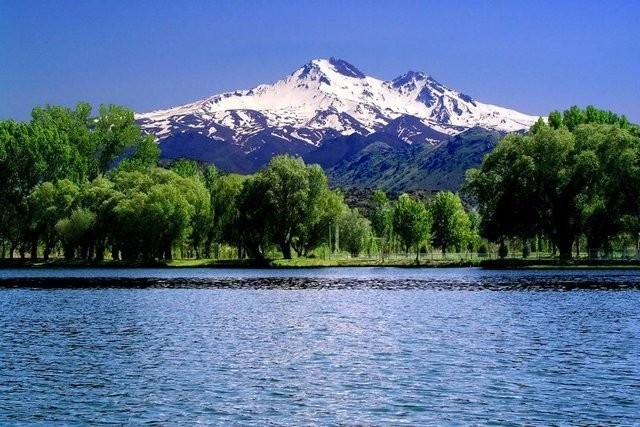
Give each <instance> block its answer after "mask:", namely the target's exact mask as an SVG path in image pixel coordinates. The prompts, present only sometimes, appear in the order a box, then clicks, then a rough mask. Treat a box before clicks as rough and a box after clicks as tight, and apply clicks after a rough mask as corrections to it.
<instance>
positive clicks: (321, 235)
mask: <svg viewBox="0 0 640 427" xmlns="http://www.w3.org/2000/svg"><path fill="white" fill-rule="evenodd" d="M91 113H92V109H91V107H90V106H89V105H88V104H85V103H80V104H78V105H77V106H76V108H75V109H68V108H64V107H58V106H46V107H38V108H35V109H34V110H33V112H32V118H31V120H30V121H29V122H21V123H18V122H15V121H12V120H7V121H2V122H0V179H1V180H2V183H3V189H4V190H3V191H2V193H1V194H0V212H1V214H0V245H1V249H2V257H3V258H6V257H8V258H12V257H14V256H19V257H22V258H25V257H27V256H29V257H31V258H33V259H37V258H44V259H48V258H50V257H51V256H53V255H56V256H58V255H60V256H64V257H65V258H67V259H89V260H97V261H101V260H104V259H105V258H106V257H110V258H112V259H115V260H129V261H133V260H144V261H149V260H169V259H172V258H173V257H174V254H175V253H176V251H178V253H179V254H180V256H182V257H195V258H199V257H206V258H211V257H215V258H218V257H219V256H220V255H221V250H223V249H224V248H229V247H233V248H234V249H235V254H236V256H238V257H239V258H245V257H246V258H254V259H265V258H267V257H269V256H270V254H273V253H274V250H277V251H278V252H279V253H281V255H282V256H283V257H284V258H291V257H292V256H293V254H294V253H295V254H296V255H297V256H312V255H313V254H314V251H316V250H317V249H318V248H320V247H324V248H326V249H327V250H328V251H329V253H332V252H335V251H338V250H340V249H341V248H342V249H343V250H346V251H348V252H349V253H350V254H351V255H352V256H358V255H359V254H361V253H362V252H365V251H367V252H371V251H390V250H393V249H398V248H400V247H401V248H402V250H403V251H405V252H406V253H407V254H408V253H409V251H410V250H415V252H416V254H419V252H420V249H421V248H423V249H424V245H428V244H429V243H433V244H434V245H436V246H438V247H440V248H442V250H443V251H444V252H446V251H447V250H448V249H449V248H452V247H460V246H461V245H465V244H466V242H467V241H468V240H470V239H472V238H474V236H475V234H474V232H473V231H472V229H473V224H477V220H473V218H474V217H472V219H470V217H469V215H468V214H467V212H466V211H465V209H464V208H463V206H462V203H461V201H460V199H459V198H458V196H457V195H454V194H452V193H441V194H439V195H438V196H436V197H435V198H434V199H433V200H432V202H431V203H429V204H428V205H425V204H423V203H422V202H421V201H419V200H417V199H413V198H411V197H410V196H408V195H406V194H403V195H401V196H400V198H399V199H398V200H397V201H394V202H390V201H389V200H388V199H387V197H386V195H385V194H384V193H383V192H381V191H376V192H375V193H374V195H373V198H372V203H373V204H374V205H375V209H373V210H371V211H370V212H368V215H367V216H365V215H363V213H361V212H359V211H358V210H357V209H351V208H350V207H349V206H347V205H346V203H345V202H344V197H343V195H342V193H341V192H340V191H339V190H333V189H330V188H329V183H328V180H327V177H326V175H325V173H324V171H323V170H322V169H321V168H320V166H318V165H306V164H305V163H304V162H303V160H302V159H300V158H295V157H291V156H287V155H283V156H277V157H275V158H273V159H272V160H271V161H270V163H269V164H268V166H267V167H266V168H264V169H263V170H260V171H259V172H257V173H255V174H254V175H251V176H241V175H236V174H223V173H219V171H217V170H216V168H215V167H214V166H207V165H200V164H198V163H196V162H193V161H190V160H186V159H182V160H178V161H176V162H173V163H172V164H171V165H170V166H169V167H166V168H163V167H159V166H158V159H159V154H160V151H159V148H158V146H157V144H156V143H155V141H154V140H153V138H152V137H150V136H145V135H143V134H142V133H141V131H140V128H139V127H138V126H137V125H136V123H135V121H134V115H133V112H132V111H131V110H128V109H126V108H124V107H120V106H115V105H109V106H101V107H100V109H99V111H98V114H97V115H96V116H93V115H92V114H91ZM476 234H477V233H476Z"/></svg>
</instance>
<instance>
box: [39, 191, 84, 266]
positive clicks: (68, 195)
mask: <svg viewBox="0 0 640 427" xmlns="http://www.w3.org/2000/svg"><path fill="white" fill-rule="evenodd" d="M79 194H80V189H79V188H78V186H77V185H75V184H74V183H73V182H71V181H69V180H61V181H58V182H56V183H52V182H48V181H47V182H43V183H42V184H38V185H37V186H36V187H35V188H34V190H33V191H32V192H31V194H30V195H29V198H28V204H29V211H30V218H31V229H32V232H33V234H34V235H35V236H37V238H38V240H39V241H41V242H42V244H43V246H44V258H45V259H49V256H50V255H51V252H52V250H53V248H54V247H55V245H56V243H57V242H58V240H59V235H58V232H57V230H56V224H57V223H58V221H60V220H62V219H64V218H67V217H68V216H69V215H71V211H72V209H73V208H75V207H76V205H77V200H78V196H79Z"/></svg>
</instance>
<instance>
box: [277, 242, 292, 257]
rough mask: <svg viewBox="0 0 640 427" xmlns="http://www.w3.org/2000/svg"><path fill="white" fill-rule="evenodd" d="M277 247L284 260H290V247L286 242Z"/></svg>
mask: <svg viewBox="0 0 640 427" xmlns="http://www.w3.org/2000/svg"><path fill="white" fill-rule="evenodd" d="M279 246H280V250H281V251H282V256H283V257H284V259H291V245H290V244H289V243H287V242H283V243H281V244H280V245H279Z"/></svg>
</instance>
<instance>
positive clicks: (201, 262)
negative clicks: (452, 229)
mask: <svg viewBox="0 0 640 427" xmlns="http://www.w3.org/2000/svg"><path fill="white" fill-rule="evenodd" d="M326 267H343V268H354V267H402V268H468V267H481V268H484V269H489V270H518V269H549V270H556V269H557V270H565V269H640V260H571V261H560V260H557V259H546V260H541V259H531V260H527V259H504V260H500V259H499V260H496V259H490V260H489V259H485V260H479V259H472V260H465V259H462V260H460V259H457V260H454V259H452V260H429V259H425V260H420V262H419V263H416V261H415V259H413V258H406V259H398V258H396V259H385V260H384V262H383V261H382V260H380V259H365V258H360V259H359V258H343V259H341V258H339V259H320V258H294V259H290V260H286V259H271V260H264V261H257V260H213V259H178V260H172V261H168V262H164V261H162V262H160V261H154V262H127V261H113V260H105V261H100V262H96V261H86V260H71V261H70V260H64V259H53V260H48V261H44V260H36V261H33V260H30V259H0V269H8V268H27V269H31V268H33V269H38V268H78V269H82V268H104V269H109V268H114V269H118V268H166V269H180V268H267V269H305V268H326Z"/></svg>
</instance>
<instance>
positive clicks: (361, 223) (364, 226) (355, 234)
mask: <svg viewBox="0 0 640 427" xmlns="http://www.w3.org/2000/svg"><path fill="white" fill-rule="evenodd" d="M340 222H341V226H340V230H341V233H340V244H341V246H342V247H343V248H345V249H346V250H347V251H348V252H349V253H350V254H351V256H352V257H358V256H359V255H360V253H362V252H363V251H364V250H365V249H366V247H367V245H368V244H369V242H370V240H371V238H372V233H371V223H370V222H369V220H368V219H366V218H365V217H363V216H362V215H361V214H360V212H358V210H357V209H349V210H347V212H346V213H345V214H344V215H343V216H342V218H341V220H340Z"/></svg>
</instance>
